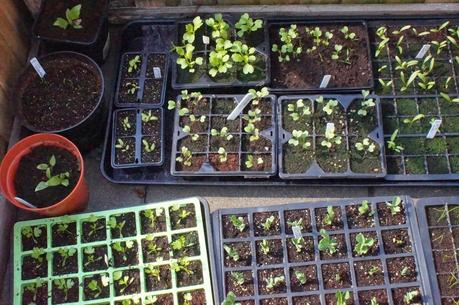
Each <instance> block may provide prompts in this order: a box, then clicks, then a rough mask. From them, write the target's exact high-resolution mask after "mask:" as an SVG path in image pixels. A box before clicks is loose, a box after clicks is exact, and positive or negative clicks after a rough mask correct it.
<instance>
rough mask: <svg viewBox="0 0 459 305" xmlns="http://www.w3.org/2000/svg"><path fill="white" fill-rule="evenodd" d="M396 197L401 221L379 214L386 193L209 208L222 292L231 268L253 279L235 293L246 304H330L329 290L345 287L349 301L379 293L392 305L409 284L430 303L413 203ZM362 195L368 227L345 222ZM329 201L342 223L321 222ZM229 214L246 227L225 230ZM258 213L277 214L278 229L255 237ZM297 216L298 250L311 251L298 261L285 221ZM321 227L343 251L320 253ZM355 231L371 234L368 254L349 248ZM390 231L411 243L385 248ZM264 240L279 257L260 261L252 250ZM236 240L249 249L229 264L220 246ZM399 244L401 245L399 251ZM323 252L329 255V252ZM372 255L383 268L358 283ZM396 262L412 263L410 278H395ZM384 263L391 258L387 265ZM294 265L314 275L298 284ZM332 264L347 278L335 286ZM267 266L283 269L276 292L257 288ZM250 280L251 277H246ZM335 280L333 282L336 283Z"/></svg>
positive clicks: (225, 290) (357, 303)
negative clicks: (301, 243) (245, 290)
mask: <svg viewBox="0 0 459 305" xmlns="http://www.w3.org/2000/svg"><path fill="white" fill-rule="evenodd" d="M401 199H402V202H403V207H404V208H403V209H402V211H404V215H405V216H404V219H405V221H400V218H398V217H402V218H401V219H402V220H403V216H402V215H403V214H399V216H398V217H393V218H390V217H387V216H384V217H385V218H381V217H382V216H383V215H385V214H384V213H385V210H384V209H381V207H383V206H382V205H385V202H387V201H392V200H393V198H390V197H375V198H360V199H353V200H351V199H346V200H341V201H330V202H314V203H301V204H287V205H280V206H271V207H263V208H247V209H237V208H235V209H223V210H218V211H216V212H214V213H213V217H212V225H213V230H214V232H216V234H215V239H214V247H215V249H216V253H217V261H218V262H222V263H221V264H219V265H218V267H217V276H218V279H219V281H218V282H219V290H220V295H221V297H224V296H226V295H227V293H228V292H229V291H230V290H229V289H230V288H234V286H228V277H229V276H230V275H231V273H232V272H243V273H244V275H245V276H246V277H247V279H248V281H247V282H248V283H252V284H253V294H247V295H245V294H244V295H239V296H237V300H238V301H239V302H244V301H246V302H247V303H246V304H255V305H261V304H266V303H265V302H266V301H265V300H267V299H277V298H281V299H284V300H285V301H284V302H285V304H288V305H295V304H303V303H301V300H308V301H309V302H312V303H311V304H315V305H320V304H322V305H325V304H331V303H330V302H331V299H333V298H334V294H335V293H336V292H337V291H342V292H344V291H350V292H351V294H352V297H351V300H352V301H353V303H352V304H356V305H359V304H366V303H363V302H362V299H363V298H365V295H367V294H371V295H375V293H383V294H385V295H386V296H387V304H389V305H393V304H398V303H395V302H394V297H397V298H398V299H399V300H400V301H401V302H403V300H402V299H401V298H400V293H401V291H404V292H406V291H405V290H406V289H409V288H411V287H416V288H419V289H421V293H422V295H423V297H422V302H423V304H432V303H431V302H432V300H431V291H430V284H429V280H428V275H427V272H426V270H427V269H426V265H425V261H424V254H423V252H422V247H423V244H422V242H421V239H420V236H419V231H418V228H417V220H416V215H415V211H414V206H413V203H412V202H411V200H410V199H409V198H408V197H401ZM363 200H368V201H369V205H370V207H371V209H372V211H373V213H374V214H373V215H372V217H371V218H370V219H371V221H370V222H373V226H369V227H361V228H358V227H355V226H354V225H353V224H351V223H349V224H348V221H349V219H350V215H352V211H351V210H350V209H352V208H354V209H355V208H357V207H358V206H357V205H359V206H360V202H362V201H363ZM381 204H382V205H381ZM328 206H333V207H334V211H335V215H341V219H342V222H341V223H334V226H332V227H327V226H325V227H323V225H322V223H321V220H322V219H323V215H324V211H325V213H326V207H328ZM298 211H302V212H301V213H302V214H301V215H300V214H298ZM268 213H269V214H268ZM294 213H296V216H294ZM230 215H236V216H237V217H239V216H241V217H243V219H244V224H245V225H246V227H247V228H248V229H244V230H243V231H242V232H241V233H238V234H232V233H233V232H236V231H235V230H229V227H230V226H231V225H232V224H231V222H229V221H228V220H227V219H228V217H229V216H230ZM260 215H264V217H265V218H264V219H266V217H267V216H268V215H275V217H276V218H278V221H277V220H275V223H278V224H279V230H278V231H276V232H275V233H273V234H272V235H269V236H259V235H257V234H255V232H256V230H257V228H259V226H260V224H261V222H260V220H257V219H260V217H262V216H260ZM289 215H290V216H289ZM300 216H301V219H302V220H303V230H302V232H301V236H302V237H303V238H304V240H305V241H306V246H305V248H304V250H303V251H307V250H308V249H313V250H312V251H307V253H308V254H309V256H302V257H301V258H300V259H299V260H296V261H293V260H292V259H291V251H292V249H291V245H290V239H291V238H293V237H294V235H293V234H292V231H291V229H290V225H288V224H287V219H290V220H298V219H300ZM287 217H288V218H287ZM380 219H386V220H388V223H381V221H380ZM254 220H255V221H257V224H255V223H254ZM398 223H401V224H398ZM351 226H352V227H351ZM321 227H323V228H325V229H326V230H327V231H328V232H329V234H330V236H332V237H333V236H334V237H336V239H337V242H338V248H339V249H343V248H345V249H347V250H344V251H342V252H340V253H343V256H341V257H327V256H326V255H324V253H320V251H319V250H318V242H319V241H320V238H319V228H321ZM360 232H362V233H364V234H365V236H366V237H368V236H374V237H375V239H376V240H377V241H378V249H379V250H378V249H373V250H372V251H373V253H371V251H370V252H369V253H371V254H372V255H367V256H363V257H360V256H358V255H357V254H356V253H354V251H353V250H352V249H353V245H354V240H352V238H353V237H355V236H356V234H358V233H360ZM390 232H404V234H402V235H400V236H404V237H399V236H397V238H400V239H401V238H405V240H409V245H410V246H408V243H405V244H404V246H403V247H401V248H398V247H397V248H395V249H393V248H392V247H390V246H389V243H390V237H389V236H391V235H389V233H390ZM225 234H226V235H225ZM394 238H395V237H394ZM264 240H267V241H268V242H272V241H276V242H280V243H281V245H282V247H281V248H280V249H281V252H280V253H279V255H278V257H280V259H279V260H277V261H272V262H268V263H265V264H261V263H260V262H259V257H258V256H259V254H260V253H259V252H257V250H258V246H259V243H261V242H262V241H264ZM388 241H389V242H388ZM235 243H244V244H245V247H249V249H250V254H251V256H250V257H249V259H247V260H245V258H243V259H240V261H243V262H244V263H243V264H241V265H239V266H235V265H234V264H232V265H228V259H229V256H228V255H227V252H226V250H225V249H224V247H223V245H231V246H234V245H235ZM386 243H387V245H386ZM340 245H341V246H340ZM270 247H273V245H272V244H270ZM401 249H404V250H403V251H401ZM293 250H294V248H293ZM239 251H241V250H239ZM239 253H241V252H239ZM325 254H328V252H327V253H325ZM374 260H378V261H379V264H380V267H381V271H382V273H381V276H380V277H379V280H378V282H376V283H375V284H374V285H368V284H365V283H364V282H363V283H362V278H359V277H357V275H360V276H361V275H362V273H357V272H356V269H357V268H359V266H365V264H366V263H368V262H370V261H374ZM399 261H403V262H406V263H409V264H410V265H411V266H414V268H415V270H416V276H412V277H411V279H409V280H406V281H401V280H400V281H398V282H394V280H393V277H392V276H393V275H394V273H393V271H392V270H394V269H391V270H389V268H394V266H397V265H396V264H397V262H399ZM388 262H394V263H393V264H392V263H391V264H388ZM233 263H234V262H233ZM295 268H301V269H302V270H303V272H308V274H313V275H314V277H315V278H314V280H309V281H308V282H307V283H309V285H307V286H306V287H302V288H301V289H298V285H297V284H298V283H297V280H296V279H295V276H292V269H295ZM336 268H338V269H339V270H341V268H343V270H345V272H344V273H343V274H346V277H343V278H342V279H343V283H342V285H339V287H338V286H335V285H333V281H331V282H330V281H329V278H330V274H331V273H333V272H334V271H333V270H336ZM273 270H275V271H273ZM311 270H314V271H311ZM272 271H273V272H275V273H276V275H277V273H279V275H281V274H282V275H283V276H284V277H285V283H286V285H285V287H283V289H279V291H275V290H274V291H264V290H262V289H260V287H259V285H260V284H261V283H262V282H263V279H265V278H266V272H268V273H269V272H272ZM250 279H252V281H251V282H250ZM334 284H336V282H335V283H334ZM231 285H232V284H231ZM300 286H301V285H300ZM251 289H252V288H251ZM333 304H334V303H333Z"/></svg>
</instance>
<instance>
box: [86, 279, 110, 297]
mask: <svg viewBox="0 0 459 305" xmlns="http://www.w3.org/2000/svg"><path fill="white" fill-rule="evenodd" d="M100 280H101V284H102V285H99V282H98V281H97V280H94V279H93V280H91V281H90V282H89V283H88V289H89V290H90V291H92V292H93V293H94V298H96V299H97V298H98V297H99V296H100V295H101V293H102V287H107V286H108V284H109V280H110V279H109V278H108V276H106V275H102V276H101V277H100Z"/></svg>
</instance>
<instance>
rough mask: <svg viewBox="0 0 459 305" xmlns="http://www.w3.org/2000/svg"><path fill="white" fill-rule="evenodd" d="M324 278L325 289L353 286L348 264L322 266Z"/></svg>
mask: <svg viewBox="0 0 459 305" xmlns="http://www.w3.org/2000/svg"><path fill="white" fill-rule="evenodd" d="M322 277H323V280H324V286H325V289H341V288H348V287H350V286H351V274H350V270H349V264H348V263H338V264H325V265H322Z"/></svg>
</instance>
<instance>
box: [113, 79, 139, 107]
mask: <svg viewBox="0 0 459 305" xmlns="http://www.w3.org/2000/svg"><path fill="white" fill-rule="evenodd" d="M118 90H119V93H118V98H119V102H120V103H136V102H138V101H139V99H138V98H137V94H138V91H139V90H140V83H139V81H138V80H136V79H126V80H123V81H122V82H121V83H120V88H119V89H118Z"/></svg>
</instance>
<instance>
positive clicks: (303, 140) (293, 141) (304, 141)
mask: <svg viewBox="0 0 459 305" xmlns="http://www.w3.org/2000/svg"><path fill="white" fill-rule="evenodd" d="M308 139H309V132H308V131H307V130H305V131H301V130H295V129H294V130H293V131H292V137H291V138H290V139H289V140H288V144H289V145H292V146H295V147H298V146H300V147H301V148H303V149H304V150H308V149H309V148H310V147H311V141H308Z"/></svg>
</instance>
